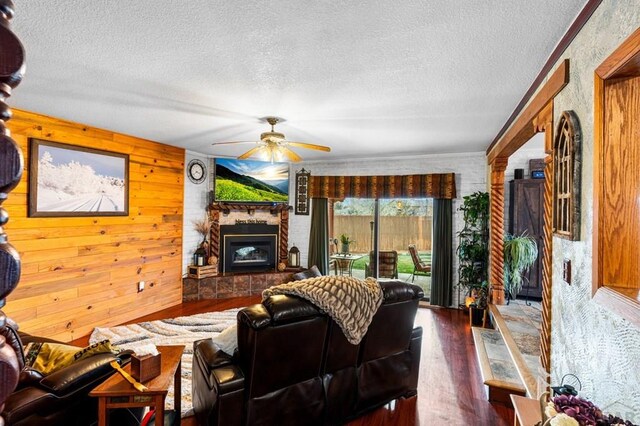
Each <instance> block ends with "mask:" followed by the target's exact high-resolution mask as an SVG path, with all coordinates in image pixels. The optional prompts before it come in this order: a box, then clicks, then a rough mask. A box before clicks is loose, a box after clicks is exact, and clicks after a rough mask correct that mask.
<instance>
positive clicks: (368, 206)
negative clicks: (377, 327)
mask: <svg viewBox="0 0 640 426" xmlns="http://www.w3.org/2000/svg"><path fill="white" fill-rule="evenodd" d="M376 202H377V203H378V215H377V217H376V215H375V210H376V209H375V204H376ZM330 222H331V230H330V239H331V241H332V243H331V247H330V250H329V252H330V254H331V256H332V257H333V262H332V264H331V273H332V274H333V273H338V274H345V273H346V274H351V275H353V276H356V277H360V278H363V277H365V276H378V277H380V278H398V279H400V280H403V281H408V282H414V283H415V284H417V285H419V286H421V287H422V288H423V289H424V291H425V296H426V298H428V297H429V294H430V291H431V276H430V272H429V271H425V268H424V264H428V265H431V236H432V222H433V202H432V200H431V199H428V198H401V199H380V200H372V199H362V198H347V199H345V200H343V201H340V202H334V203H333V208H332V214H330ZM376 227H377V228H378V244H377V248H378V256H375V255H374V254H373V251H374V247H375V246H376V244H375V240H374V238H375V229H376ZM341 237H343V238H341ZM346 239H348V240H349V241H350V244H349V249H348V254H347V253H345V250H344V245H343V240H346ZM411 245H413V246H415V248H416V252H417V254H418V256H419V261H421V262H423V268H419V267H418V266H417V265H416V264H415V262H414V261H413V259H412V256H411V254H410V253H409V246H411ZM345 268H346V269H345Z"/></svg>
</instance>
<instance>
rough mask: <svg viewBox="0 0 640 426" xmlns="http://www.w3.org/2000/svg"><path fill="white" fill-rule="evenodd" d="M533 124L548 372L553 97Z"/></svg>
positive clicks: (542, 358)
mask: <svg viewBox="0 0 640 426" xmlns="http://www.w3.org/2000/svg"><path fill="white" fill-rule="evenodd" d="M534 125H535V127H536V132H544V136H545V143H544V151H545V154H546V156H545V159H544V162H545V169H544V177H545V179H544V213H543V214H544V233H543V244H542V248H541V262H542V324H541V326H540V363H541V364H542V368H543V369H544V371H545V372H546V373H547V375H548V374H549V373H550V372H551V297H552V292H551V290H552V280H551V278H552V272H553V271H552V266H553V265H552V255H553V222H552V221H553V217H552V215H553V180H554V176H553V101H551V102H549V103H548V104H547V106H546V107H545V108H544V109H543V110H542V111H541V112H540V114H539V115H538V116H537V117H536V119H535V120H534ZM547 379H548V376H547ZM539 391H540V390H539Z"/></svg>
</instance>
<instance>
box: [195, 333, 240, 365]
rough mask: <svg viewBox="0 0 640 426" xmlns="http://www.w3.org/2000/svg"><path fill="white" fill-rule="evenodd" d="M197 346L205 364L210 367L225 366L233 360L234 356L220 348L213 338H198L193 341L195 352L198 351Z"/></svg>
mask: <svg viewBox="0 0 640 426" xmlns="http://www.w3.org/2000/svg"><path fill="white" fill-rule="evenodd" d="M196 348H197V350H198V355H199V357H200V359H201V360H202V362H203V364H204V365H206V366H207V367H208V368H210V369H214V368H218V367H223V366H225V365H229V364H231V363H232V362H233V358H232V357H231V356H229V354H227V353H225V352H223V351H222V350H220V349H219V348H218V347H217V346H216V345H215V344H214V343H213V340H211V339H203V340H196V341H195V342H193V353H195V352H196Z"/></svg>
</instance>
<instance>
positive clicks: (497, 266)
mask: <svg viewBox="0 0 640 426" xmlns="http://www.w3.org/2000/svg"><path fill="white" fill-rule="evenodd" d="M508 161H509V160H508V158H507V157H498V158H496V159H494V161H493V162H492V163H491V193H490V198H489V202H490V213H491V220H490V224H491V227H490V230H489V244H490V246H491V249H490V252H489V256H490V258H489V263H490V265H491V269H490V270H489V281H490V283H491V303H493V304H495V305H503V304H504V254H503V253H502V247H503V239H504V172H505V170H506V169H507V163H508Z"/></svg>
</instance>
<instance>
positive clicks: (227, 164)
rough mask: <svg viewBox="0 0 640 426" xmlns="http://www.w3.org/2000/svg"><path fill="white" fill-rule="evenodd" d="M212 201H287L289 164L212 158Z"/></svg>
mask: <svg viewBox="0 0 640 426" xmlns="http://www.w3.org/2000/svg"><path fill="white" fill-rule="evenodd" d="M215 164H216V167H215V192H214V199H215V201H235V202H255V203H261V202H270V203H286V202H288V201H289V164H288V163H269V162H265V161H253V160H236V159H228V158H216V161H215Z"/></svg>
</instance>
